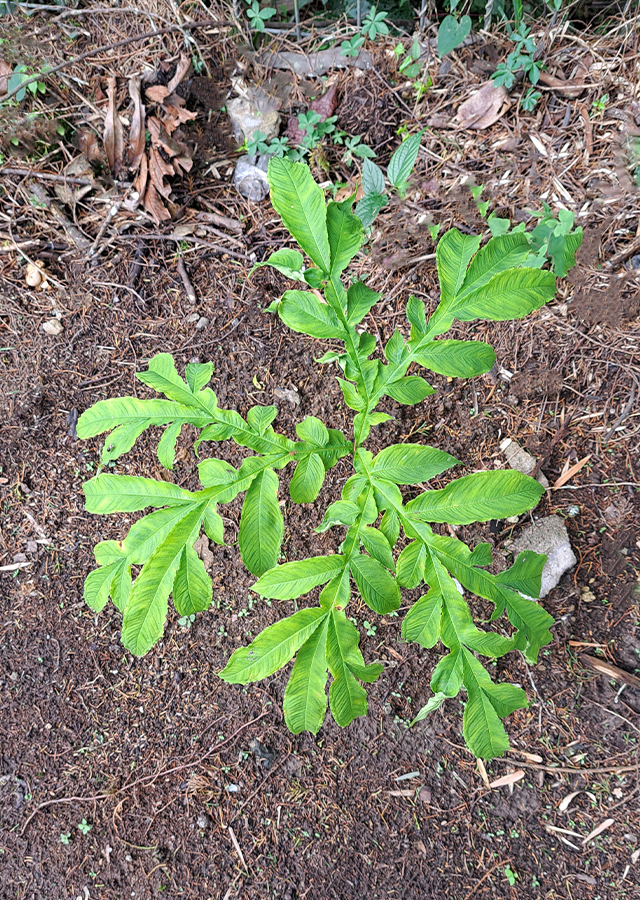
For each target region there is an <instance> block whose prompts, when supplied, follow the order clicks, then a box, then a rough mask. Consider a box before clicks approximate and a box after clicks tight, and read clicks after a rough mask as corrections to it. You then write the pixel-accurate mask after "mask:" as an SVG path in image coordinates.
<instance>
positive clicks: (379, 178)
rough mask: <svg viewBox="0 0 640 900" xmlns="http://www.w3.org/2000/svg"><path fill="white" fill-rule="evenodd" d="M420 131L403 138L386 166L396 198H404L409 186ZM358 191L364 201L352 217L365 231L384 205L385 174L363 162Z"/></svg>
mask: <svg viewBox="0 0 640 900" xmlns="http://www.w3.org/2000/svg"><path fill="white" fill-rule="evenodd" d="M423 134H424V131H419V132H418V133H417V134H412V135H411V137H408V138H406V139H405V140H404V141H403V142H402V143H401V144H400V146H399V147H398V149H397V150H396V151H395V153H394V154H393V156H392V157H391V159H390V160H389V165H388V166H387V175H386V180H388V181H390V182H391V184H392V185H393V187H394V188H395V189H396V191H397V192H398V194H399V196H400V197H405V196H406V193H407V189H408V186H409V176H410V175H411V172H412V171H413V167H414V165H415V162H416V159H417V158H418V151H419V150H420V141H421V140H422V135H423ZM362 188H363V190H364V197H363V198H362V200H361V201H360V202H359V203H358V205H357V207H356V209H355V214H356V216H357V217H358V218H359V219H360V221H361V222H362V225H363V226H364V227H365V228H368V226H369V225H371V224H372V223H373V221H374V219H375V217H376V216H377V215H378V213H379V212H380V210H381V209H382V208H383V207H384V206H386V205H387V200H388V194H387V189H386V181H385V174H384V172H383V171H382V169H381V168H380V166H377V165H376V164H375V163H372V162H371V160H370V159H365V161H364V165H363V167H362Z"/></svg>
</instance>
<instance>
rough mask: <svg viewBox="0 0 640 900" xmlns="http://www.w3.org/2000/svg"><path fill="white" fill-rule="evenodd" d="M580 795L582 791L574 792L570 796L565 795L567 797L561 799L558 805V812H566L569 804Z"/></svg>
mask: <svg viewBox="0 0 640 900" xmlns="http://www.w3.org/2000/svg"><path fill="white" fill-rule="evenodd" d="M581 793H582V791H574V792H573V793H572V794H567V796H566V797H564V798H563V800H562V801H561V803H560V806H559V807H558V810H559V812H564V811H565V810H567V809H568V808H569V804H570V803H571V801H572V800H573V799H574V797H577V796H578V794H581Z"/></svg>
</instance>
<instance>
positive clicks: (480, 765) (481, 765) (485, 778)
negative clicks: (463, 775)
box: [476, 757, 490, 787]
mask: <svg viewBox="0 0 640 900" xmlns="http://www.w3.org/2000/svg"><path fill="white" fill-rule="evenodd" d="M476 763H477V764H478V772H480V777H481V778H482V780H483V781H484V783H485V784H486V786H487V787H490V785H489V777H488V776H487V770H486V768H485V765H484V762H483V761H482V760H481V759H480V757H478V759H476Z"/></svg>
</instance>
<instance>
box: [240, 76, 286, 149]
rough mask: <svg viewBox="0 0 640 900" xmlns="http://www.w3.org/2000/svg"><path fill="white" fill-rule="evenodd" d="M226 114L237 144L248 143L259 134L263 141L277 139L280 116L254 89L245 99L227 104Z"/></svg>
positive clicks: (267, 100)
mask: <svg viewBox="0 0 640 900" xmlns="http://www.w3.org/2000/svg"><path fill="white" fill-rule="evenodd" d="M227 112H228V114H229V118H230V119H231V122H232V124H233V135H234V137H235V139H236V140H237V142H238V143H239V144H241V143H242V142H243V141H250V140H251V138H253V137H254V136H255V134H256V132H258V131H259V132H260V133H261V134H262V135H264V137H263V140H264V141H270V140H271V138H274V137H277V134H278V131H279V130H280V114H279V113H278V111H277V110H276V109H274V107H273V105H272V104H271V103H270V101H269V99H268V98H267V97H266V95H264V96H263V95H262V93H260V94H258V92H257V91H255V89H254V90H253V91H250V92H249V96H247V97H236V98H235V99H233V100H230V101H229V103H227Z"/></svg>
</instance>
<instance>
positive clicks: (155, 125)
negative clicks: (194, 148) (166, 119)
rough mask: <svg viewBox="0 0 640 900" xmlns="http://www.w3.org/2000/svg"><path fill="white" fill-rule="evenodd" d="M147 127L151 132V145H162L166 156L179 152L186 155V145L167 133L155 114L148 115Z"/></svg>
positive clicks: (178, 154)
mask: <svg viewBox="0 0 640 900" xmlns="http://www.w3.org/2000/svg"><path fill="white" fill-rule="evenodd" d="M147 128H148V129H149V133H150V134H151V143H152V144H153V146H155V147H162V149H163V150H164V152H165V153H166V154H167V156H180V155H181V154H184V155H188V152H189V151H188V149H187V147H186V146H185V145H184V144H182V143H180V141H176V140H174V139H173V138H172V137H171V136H170V135H168V134H167V131H166V129H165V128H164V127H163V123H162V122H161V121H160V119H158V118H156V117H155V116H150V117H149V119H148V121H147Z"/></svg>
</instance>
